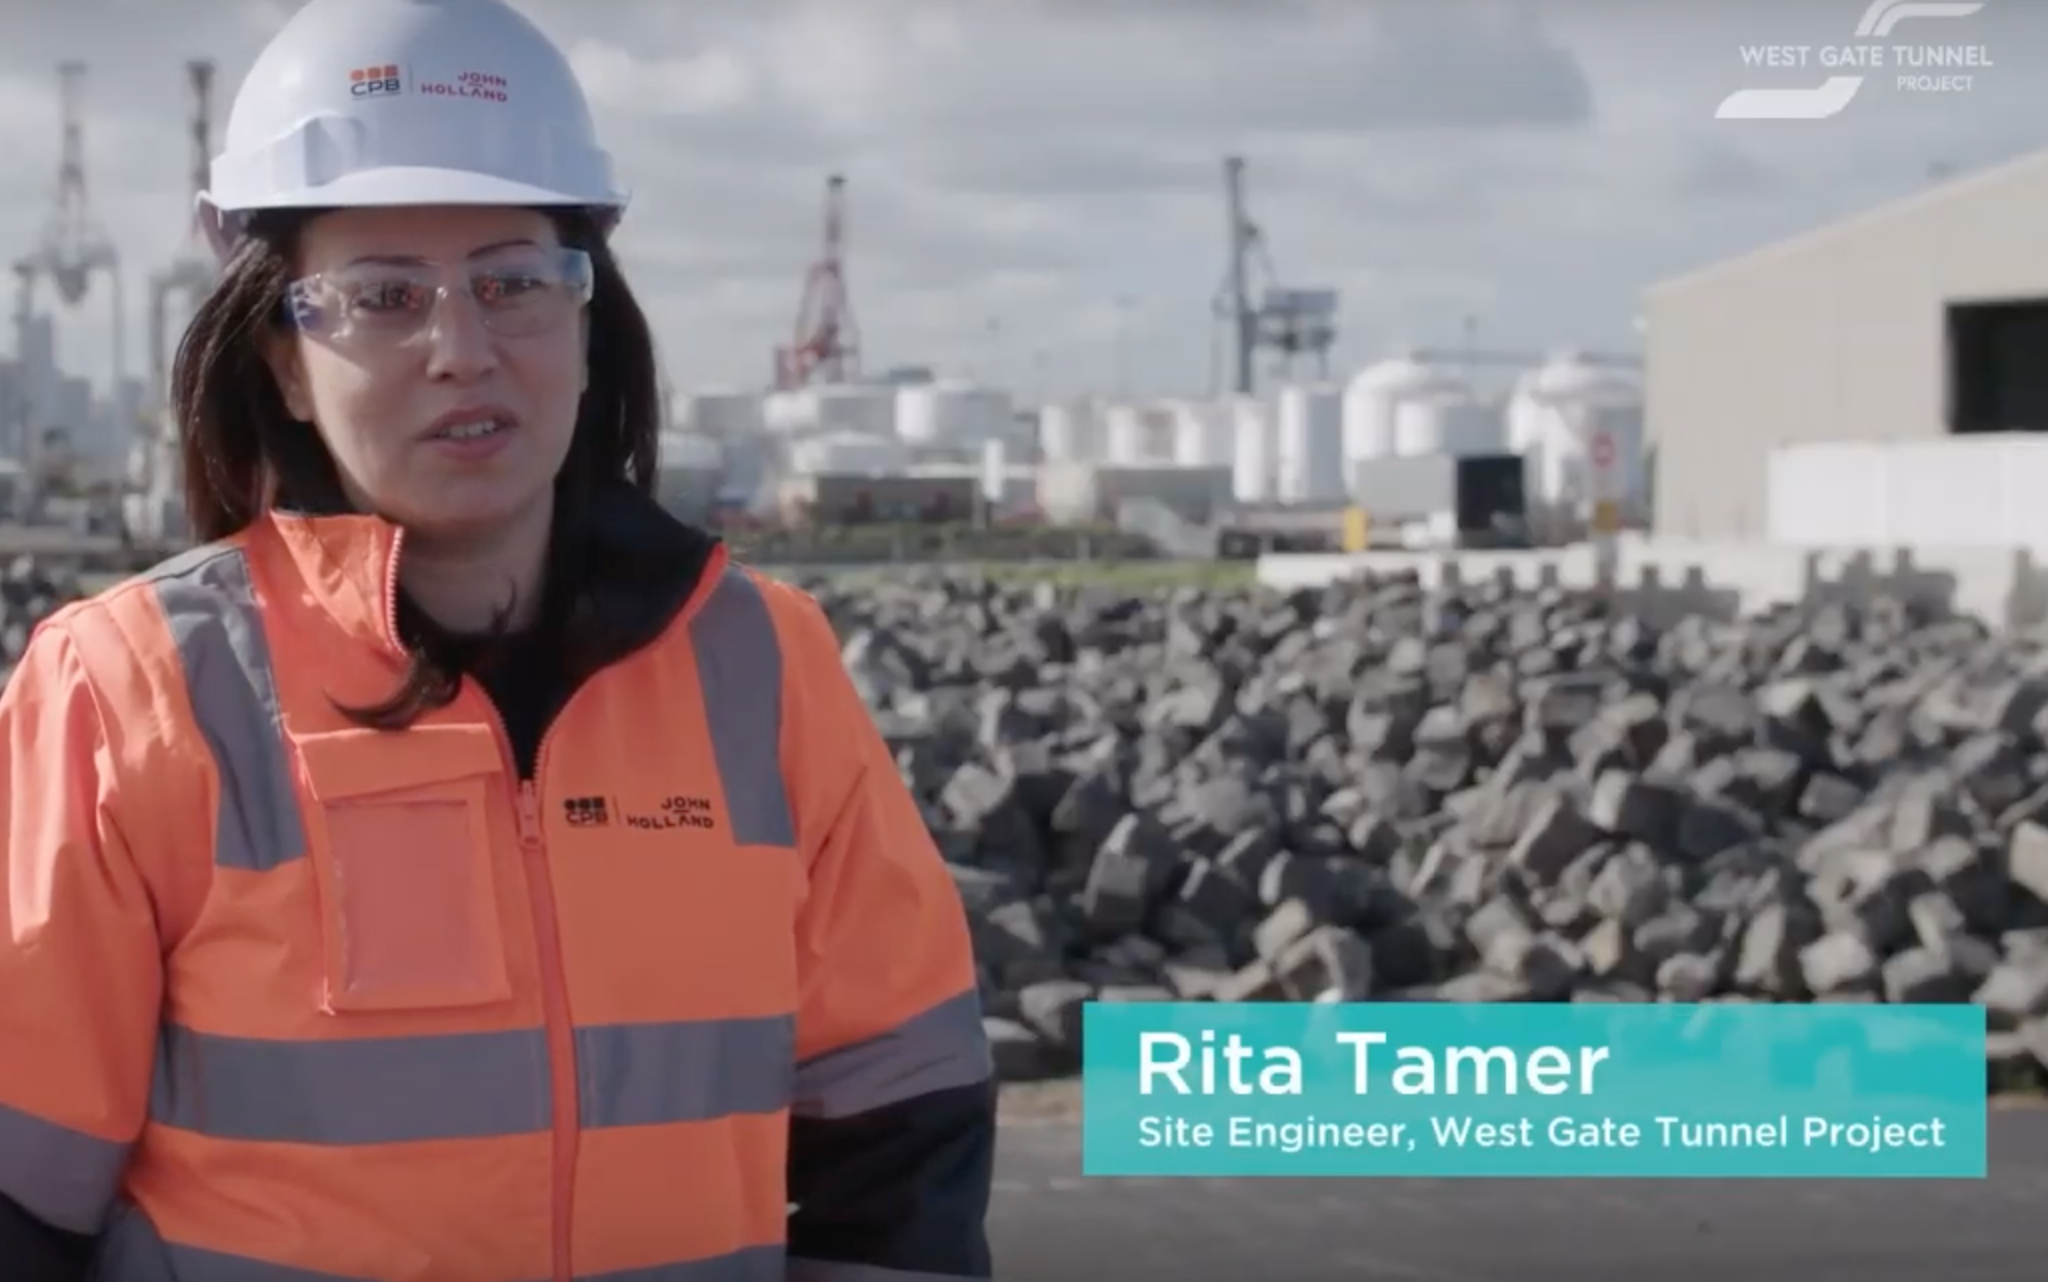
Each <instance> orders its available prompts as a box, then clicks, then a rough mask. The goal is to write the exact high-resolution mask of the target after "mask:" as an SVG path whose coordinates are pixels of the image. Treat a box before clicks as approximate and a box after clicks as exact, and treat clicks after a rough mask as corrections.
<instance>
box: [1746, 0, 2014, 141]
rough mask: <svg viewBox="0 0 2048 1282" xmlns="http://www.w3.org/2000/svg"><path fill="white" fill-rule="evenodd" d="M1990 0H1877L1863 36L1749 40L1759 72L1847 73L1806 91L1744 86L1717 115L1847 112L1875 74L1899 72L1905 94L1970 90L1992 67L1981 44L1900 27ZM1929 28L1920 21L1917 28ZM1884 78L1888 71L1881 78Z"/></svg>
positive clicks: (1963, 12)
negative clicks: (1895, 36)
mask: <svg viewBox="0 0 2048 1282" xmlns="http://www.w3.org/2000/svg"><path fill="white" fill-rule="evenodd" d="M1985 3H1987V0H1871V3H1870V7H1869V8H1867V9H1865V10H1864V11H1863V19H1862V21H1860V22H1858V23H1857V24H1856V36H1855V39H1854V40H1853V41H1852V42H1850V43H1847V44H1839V45H1744V46H1743V47H1742V65H1743V66H1745V67H1750V68H1754V69H1757V70H1779V69H1790V70H1798V69H1801V68H1808V67H1820V68H1824V69H1826V70H1829V71H1833V72H1839V73H1841V74H1835V75H1830V76H1829V77H1828V78H1827V79H1826V80H1824V81H1822V82H1821V83H1820V84H1817V85H1813V86H1810V87H1808V88H1803V89H1738V90H1736V91H1735V92H1734V93H1732V94H1729V95H1728V96H1727V97H1726V98H1724V99H1722V100H1721V105H1720V106H1719V107H1717V108H1716V109H1715V111H1714V118H1715V119H1717V120H1829V119H1832V118H1834V117H1836V116H1839V115H1841V114H1842V112H1843V111H1844V110H1846V109H1847V108H1848V106H1849V104H1850V103H1852V102H1854V101H1855V100H1856V95H1857V94H1858V93H1859V92H1861V91H1862V89H1863V85H1864V82H1865V81H1867V80H1869V79H1871V76H1870V75H1869V74H1868V73H1870V72H1879V73H1882V74H1885V75H1889V76H1891V78H1892V87H1893V88H1894V89H1897V90H1899V91H1901V92H1904V93H1962V92H1967V91H1968V90H1969V89H1970V88H1971V87H1972V86H1973V85H1974V83H1975V80H1976V74H1977V72H1978V71H1981V70H1984V69H1986V68H1989V67H1990V66H1992V61H1991V55H1990V52H1989V50H1987V49H1986V48H1985V47H1984V46H1983V45H1981V44H1893V43H1889V42H1888V37H1890V36H1891V34H1892V31H1893V29H1894V28H1896V27H1898V26H1899V25H1900V24H1901V23H1904V22H1906V21H1908V20H1910V19H1923V18H1924V19H1934V18H1942V19H1950V18H1967V17H1969V16H1970V15H1972V14H1974V13H1976V12H1978V11H1979V10H1981V9H1983V8H1984V5H1985ZM1922 29H1924V28H1922V27H1917V26H1916V28H1915V30H1916V31H1917V30H1922ZM1880 78H1882V76H1880Z"/></svg>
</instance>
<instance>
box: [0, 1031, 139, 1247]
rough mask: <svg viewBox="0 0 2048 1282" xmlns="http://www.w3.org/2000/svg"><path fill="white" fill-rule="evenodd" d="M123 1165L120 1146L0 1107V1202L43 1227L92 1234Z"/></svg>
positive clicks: (20, 1050) (124, 1151)
mask: <svg viewBox="0 0 2048 1282" xmlns="http://www.w3.org/2000/svg"><path fill="white" fill-rule="evenodd" d="M32 1049H33V1048H31V1047H21V1046H17V1047H15V1048H13V1049H12V1050H8V1051H4V1052H0V1054H7V1055H26V1054H29V1053H30V1052H31V1051H32ZM127 1163H128V1145H126V1144H123V1143H120V1142H118V1141H115V1140H103V1139H100V1138H98V1137H97V1136H93V1135H87V1134H86V1133H85V1132H84V1131H74V1130H72V1129H71V1128H70V1127H68V1126H59V1125H58V1124H57V1123H55V1122H51V1121H46V1120H45V1119H43V1118H40V1117H37V1116H36V1115H35V1114H33V1113H24V1112H22V1111H20V1110H19V1109H13V1108H9V1107H8V1106H7V1105H5V1104H0V1197H7V1198H11V1199H13V1200H14V1201H15V1202H18V1203H20V1204H21V1206H22V1208H23V1209H25V1210H26V1211H28V1213H29V1214H31V1215H33V1216H35V1217H36V1218H37V1219H39V1220H42V1221H44V1222H45V1223H48V1224H54V1225H56V1226H57V1227H58V1228H60V1229H69V1230H70V1231H71V1232H73V1233H91V1232H94V1231H96V1230H97V1229H98V1228H99V1226H100V1221H101V1219H102V1218H104V1217H105V1215H106V1213H107V1206H108V1204H109V1203H110V1202H112V1201H113V1199H114V1190H115V1189H116V1188H117V1187H119V1185H120V1182H121V1171H122V1168H123V1167H125V1166H126V1165H127Z"/></svg>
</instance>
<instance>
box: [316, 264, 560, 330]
mask: <svg viewBox="0 0 2048 1282" xmlns="http://www.w3.org/2000/svg"><path fill="white" fill-rule="evenodd" d="M591 285H592V274H591V265H590V255H588V254H586V253H584V252H583V251H581V250H574V249H565V250H561V251H558V252H551V253H536V254H521V255H514V256H511V257H496V258H492V259H489V260H487V261H485V262H480V263H469V264H464V265H463V266H462V267H460V268H454V269H449V268H440V267H436V266H434V265H431V264H413V263H407V264H389V265H375V266H370V265H363V266H356V267H349V268H345V269H343V270H341V271H335V272H323V273H321V274H319V275H316V276H307V277H304V278H302V279H300V280H296V281H293V282H292V284H291V285H290V286H289V287H288V288H287V289H286V292H285V311H286V316H287V318H288V319H289V320H290V322H291V323H292V324H293V325H294V326H295V327H296V328H298V329H299V330H300V331H301V332H304V333H307V334H312V335H314V336H316V337H319V338H325V339H332V340H337V341H339V340H356V341H360V342H368V343H376V344H395V343H403V342H407V341H410V340H412V339H414V338H417V337H419V336H420V335H422V334H424V333H426V332H427V330H428V328H429V322H430V320H431V319H432V317H433V315H434V310H435V308H436V307H437V306H438V305H439V304H440V302H441V300H442V299H443V298H446V297H453V296H454V295H456V294H462V293H466V294H467V295H468V296H469V297H470V298H471V299H473V300H474V301H475V304H476V309H477V315H478V317H479V318H480V319H481V320H482V321H483V324H484V327H485V328H486V329H488V330H490V331H491V332H492V333H493V334H497V335H500V336H502V337H506V338H520V337H528V336H531V335H535V334H544V333H547V332H549V331H551V330H554V329H556V328H557V327H559V326H561V325H563V324H565V323H566V322H567V321H568V320H569V319H570V318H572V317H573V316H574V315H575V314H576V313H577V312H578V311H579V310H580V309H581V308H582V307H583V306H584V305H585V304H587V303H588V302H589V301H590V295H591Z"/></svg>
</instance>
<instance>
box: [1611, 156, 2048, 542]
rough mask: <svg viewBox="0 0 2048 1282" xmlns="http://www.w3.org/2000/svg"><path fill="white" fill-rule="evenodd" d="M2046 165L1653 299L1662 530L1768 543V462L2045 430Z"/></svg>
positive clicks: (1658, 520)
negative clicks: (1843, 447)
mask: <svg viewBox="0 0 2048 1282" xmlns="http://www.w3.org/2000/svg"><path fill="white" fill-rule="evenodd" d="M2043 226H2048V152H2043V153H2041V154H2038V155H2034V156H2030V157H2027V158H2024V159H2021V160H2019V161H2016V162H2013V163H2009V164H2006V165H2003V166H2001V167H1999V168H1996V169H1990V170H1986V171H1984V172H1982V173H1978V174H1975V175H1972V176H1969V177H1966V178H1962V179H1959V180H1956V181H1954V182H1950V183H1948V184H1946V185H1943V186H1941V187H1937V188H1933V189H1930V190H1928V191H1925V192H1921V193H1918V194H1916V195H1913V196H1911V197H1909V198H1906V199H1904V200H1900V201H1897V202H1895V203H1893V204H1890V205H1886V206H1882V207H1880V208H1878V209H1875V210H1872V211H1870V212H1867V213H1864V214H1861V215H1858V216H1856V217H1853V218H1849V219H1845V220H1843V221H1841V222H1838V223H1835V224H1833V225H1831V226H1827V227H1823V228H1820V229H1818V230H1815V231H1812V232H1808V233H1806V234H1804V235H1801V236H1798V237H1795V238H1793V239H1790V240H1786V241H1783V242H1780V243H1778V244H1774V245H1771V246H1768V247H1766V248H1763V249H1759V250H1757V251H1755V252H1753V253H1749V254H1745V255H1743V256H1741V257H1738V258H1735V259H1732V260H1730V261H1726V262H1723V263H1719V264H1717V265H1715V266H1712V267H1709V268H1706V269H1704V270H1702V271H1698V272H1695V273H1692V274H1691V275H1688V276H1684V277H1681V278H1678V279H1675V280H1670V281H1666V282H1664V283H1662V284H1660V285H1658V286H1656V287H1655V288H1654V289H1652V290H1651V291H1650V292H1649V294H1648V298H1647V306H1646V309H1645V315H1644V325H1645V331H1646V334H1645V338H1646V349H1647V350H1646V357H1645V365H1646V372H1645V399H1646V406H1645V410H1646V419H1647V430H1648V436H1649V440H1650V441H1651V443H1652V446H1653V448H1654V449H1655V453H1656V465H1655V497H1654V503H1655V513H1656V517H1655V528H1656V530H1657V532H1658V533H1659V534H1660V535H1663V536H1666V537H1670V538H1678V539H1713V540H1764V539H1768V538H1772V537H1774V536H1776V535H1777V534H1778V533H1779V532H1778V531H1773V530H1772V529H1771V528H1770V520H1769V511H1768V510H1769V507H1770V498H1769V475H1770V470H1771V457H1772V452H1773V451H1774V450H1777V449H1779V448H1781V447H1785V446H1792V445H1799V444H1804V443H1816V442H1837V441H1839V442H1858V441H1867V442H1914V441H1922V442H1938V441H1940V440H1942V439H1944V438H1948V437H1953V436H1957V435H1970V434H1979V433H1987V432H2014V431H2026V432H2038V431H2042V430H2044V429H2048V362H2044V361H2043V360H2042V354H2043V353H2044V352H2048V242H2044V241H2043V239H2042V237H2041V234H2040V229H2041V228H2042V227H2043Z"/></svg>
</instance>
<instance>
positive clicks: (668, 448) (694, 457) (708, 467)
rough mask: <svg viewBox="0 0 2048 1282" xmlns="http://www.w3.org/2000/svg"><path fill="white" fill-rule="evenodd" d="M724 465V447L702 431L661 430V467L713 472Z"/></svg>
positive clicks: (666, 469) (664, 468)
mask: <svg viewBox="0 0 2048 1282" xmlns="http://www.w3.org/2000/svg"><path fill="white" fill-rule="evenodd" d="M723 466H725V447H724V446H723V445H721V444H720V443H719V442H718V440H717V439H716V438H714V437H710V436H706V435H705V434H704V433H702V432H698V431H688V432H663V433H662V434H661V469H662V470H663V471H668V470H669V469H671V468H674V469H677V470H681V471H690V472H715V471H717V470H718V469H719V468H721V467H723Z"/></svg>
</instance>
